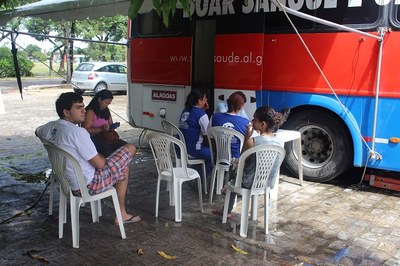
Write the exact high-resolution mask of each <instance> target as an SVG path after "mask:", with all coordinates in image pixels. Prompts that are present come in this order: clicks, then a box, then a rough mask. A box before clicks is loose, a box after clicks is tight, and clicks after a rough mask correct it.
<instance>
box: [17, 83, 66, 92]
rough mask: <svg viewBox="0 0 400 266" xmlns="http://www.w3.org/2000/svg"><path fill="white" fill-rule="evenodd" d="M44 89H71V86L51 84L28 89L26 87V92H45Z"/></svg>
mask: <svg viewBox="0 0 400 266" xmlns="http://www.w3.org/2000/svg"><path fill="white" fill-rule="evenodd" d="M43 89H71V90H72V86H71V84H59V85H57V84H49V85H31V86H28V87H24V90H27V91H31V90H43Z"/></svg>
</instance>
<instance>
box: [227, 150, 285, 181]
mask: <svg viewBox="0 0 400 266" xmlns="http://www.w3.org/2000/svg"><path fill="white" fill-rule="evenodd" d="M285 154H286V152H285V149H283V148H282V147H279V146H277V145H267V144H263V145H258V146H256V147H253V148H250V149H248V150H247V151H245V152H244V153H243V154H242V155H241V156H240V158H239V163H238V167H237V174H236V181H235V187H238V188H241V187H242V177H243V172H244V168H245V164H246V163H250V162H249V161H247V162H246V160H247V158H249V157H250V156H253V158H249V160H254V159H255V166H254V167H255V168H254V181H253V185H252V187H251V189H265V188H266V187H267V184H268V183H269V182H268V179H269V178H272V175H273V174H277V173H278V172H279V171H278V170H279V168H280V166H281V164H282V161H283V159H284V158H285Z"/></svg>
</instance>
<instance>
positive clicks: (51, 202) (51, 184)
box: [46, 172, 62, 215]
mask: <svg viewBox="0 0 400 266" xmlns="http://www.w3.org/2000/svg"><path fill="white" fill-rule="evenodd" d="M46 173H47V172H46ZM55 179H56V177H55V175H54V174H51V177H50V195H49V215H53V201H54V183H55ZM60 190H61V189H60ZM61 193H62V192H61V191H60V194H61Z"/></svg>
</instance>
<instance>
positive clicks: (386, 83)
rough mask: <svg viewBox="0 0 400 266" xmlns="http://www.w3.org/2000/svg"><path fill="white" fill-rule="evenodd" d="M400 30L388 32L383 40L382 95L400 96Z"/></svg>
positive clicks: (380, 93)
mask: <svg viewBox="0 0 400 266" xmlns="http://www.w3.org/2000/svg"><path fill="white" fill-rule="evenodd" d="M399 43H400V32H399V31H392V32H389V33H386V36H385V39H384V42H383V57H382V72H381V73H382V74H381V89H380V92H379V95H380V96H383V97H396V98H400V75H399V62H400V49H399Z"/></svg>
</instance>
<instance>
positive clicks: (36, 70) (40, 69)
mask: <svg viewBox="0 0 400 266" xmlns="http://www.w3.org/2000/svg"><path fill="white" fill-rule="evenodd" d="M33 63H34V66H33V68H32V74H33V76H34V77H46V78H49V77H59V76H58V75H57V74H56V73H54V72H53V71H52V72H51V75H49V68H48V67H47V66H46V65H44V64H43V63H41V62H33ZM46 64H48V62H46ZM59 66H60V63H59V62H53V68H55V70H56V71H57V70H58V68H59ZM76 66H77V64H74V69H75V67H76Z"/></svg>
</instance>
